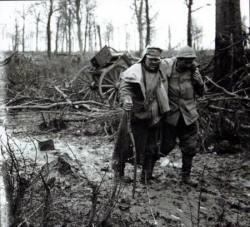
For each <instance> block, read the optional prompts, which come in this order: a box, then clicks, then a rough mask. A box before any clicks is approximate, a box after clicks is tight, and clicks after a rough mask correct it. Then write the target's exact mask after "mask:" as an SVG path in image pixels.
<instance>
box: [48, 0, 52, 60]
mask: <svg viewBox="0 0 250 227" xmlns="http://www.w3.org/2000/svg"><path fill="white" fill-rule="evenodd" d="M52 14H53V0H50V7H49V14H48V21H47V55H48V57H49V58H51V28H50V26H51V17H52Z"/></svg>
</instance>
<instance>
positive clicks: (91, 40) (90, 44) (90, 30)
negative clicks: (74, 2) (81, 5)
mask: <svg viewBox="0 0 250 227" xmlns="http://www.w3.org/2000/svg"><path fill="white" fill-rule="evenodd" d="M88 27H89V29H88V40H89V51H90V52H91V53H92V52H93V37H92V35H93V34H92V30H93V25H92V24H90V23H89V26H88Z"/></svg>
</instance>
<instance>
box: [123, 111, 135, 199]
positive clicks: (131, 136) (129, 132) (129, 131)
mask: <svg viewBox="0 0 250 227" xmlns="http://www.w3.org/2000/svg"><path fill="white" fill-rule="evenodd" d="M126 116H127V128H128V134H129V138H130V140H131V143H132V150H133V156H134V178H133V190H132V198H133V199H134V198H135V188H136V175H137V154H136V147H135V138H134V135H133V132H132V128H131V113H130V112H129V111H126Z"/></svg>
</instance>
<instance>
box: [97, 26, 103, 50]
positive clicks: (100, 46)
mask: <svg viewBox="0 0 250 227" xmlns="http://www.w3.org/2000/svg"><path fill="white" fill-rule="evenodd" d="M97 34H98V40H99V48H100V49H102V37H101V28H100V25H97Z"/></svg>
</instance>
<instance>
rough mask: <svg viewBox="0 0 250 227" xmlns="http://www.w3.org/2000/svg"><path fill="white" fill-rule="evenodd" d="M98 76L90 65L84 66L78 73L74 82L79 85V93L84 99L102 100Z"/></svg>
mask: <svg viewBox="0 0 250 227" xmlns="http://www.w3.org/2000/svg"><path fill="white" fill-rule="evenodd" d="M98 77H99V76H98V75H97V74H96V73H95V72H94V71H93V69H92V67H91V66H90V65H87V66H85V67H83V68H82V69H80V71H79V72H78V73H77V78H76V79H75V80H74V82H73V84H74V85H75V86H76V87H77V93H78V95H80V96H81V99H82V100H94V101H97V102H101V101H102V98H101V96H100V94H99V90H98Z"/></svg>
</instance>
